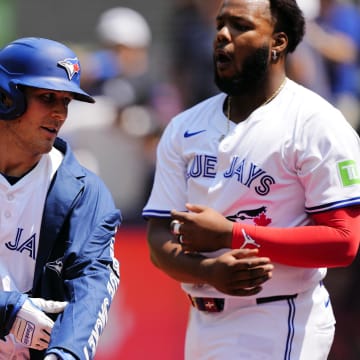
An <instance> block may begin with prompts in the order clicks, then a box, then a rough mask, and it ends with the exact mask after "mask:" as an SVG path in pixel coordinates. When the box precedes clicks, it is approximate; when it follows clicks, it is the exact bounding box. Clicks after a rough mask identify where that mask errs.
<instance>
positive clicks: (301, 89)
mask: <svg viewBox="0 0 360 360" xmlns="http://www.w3.org/2000/svg"><path fill="white" fill-rule="evenodd" d="M286 88H287V92H288V96H289V97H290V98H291V101H292V103H293V104H294V105H295V104H297V106H299V107H301V109H302V110H303V111H309V112H320V111H325V110H326V111H335V112H336V111H338V110H337V109H336V108H335V107H334V106H333V105H332V104H331V103H330V102H329V101H328V100H326V99H325V98H324V97H322V96H320V95H319V94H317V93H316V92H315V91H313V90H311V89H309V88H307V87H305V86H303V85H301V84H299V83H297V82H295V81H293V80H291V79H288V80H287V86H286Z"/></svg>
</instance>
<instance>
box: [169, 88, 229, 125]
mask: <svg viewBox="0 0 360 360" xmlns="http://www.w3.org/2000/svg"><path fill="white" fill-rule="evenodd" d="M225 98H226V95H225V94H224V93H220V94H216V95H214V96H211V97H209V98H207V99H205V100H202V101H200V102H198V103H197V104H195V105H193V106H191V107H189V108H187V109H185V110H184V111H182V112H180V113H179V114H178V115H176V116H175V117H174V118H173V119H172V120H173V121H185V120H186V119H189V118H194V117H197V116H199V115H201V116H202V117H206V116H207V114H209V113H214V111H215V112H216V111H219V105H220V111H222V110H221V109H222V104H223V102H224V100H225Z"/></svg>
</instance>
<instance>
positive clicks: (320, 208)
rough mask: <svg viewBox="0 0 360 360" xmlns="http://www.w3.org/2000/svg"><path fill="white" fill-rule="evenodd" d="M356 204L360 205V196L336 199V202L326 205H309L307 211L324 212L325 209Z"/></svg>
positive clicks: (310, 212)
mask: <svg viewBox="0 0 360 360" xmlns="http://www.w3.org/2000/svg"><path fill="white" fill-rule="evenodd" d="M356 205H360V197H356V198H352V199H346V200H340V201H335V202H332V203H329V204H325V205H319V206H314V207H307V208H305V211H306V212H307V213H309V214H313V213H318V212H323V211H327V210H336V209H341V208H344V207H349V206H356Z"/></svg>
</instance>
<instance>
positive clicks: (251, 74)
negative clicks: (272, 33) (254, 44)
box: [215, 46, 270, 96]
mask: <svg viewBox="0 0 360 360" xmlns="http://www.w3.org/2000/svg"><path fill="white" fill-rule="evenodd" d="M269 52H270V49H269V47H268V46H263V47H261V48H259V49H257V50H256V51H255V52H254V53H253V54H252V55H250V56H248V57H247V58H246V59H245V61H244V63H243V68H242V71H241V72H240V71H238V72H237V73H236V74H235V76H233V77H232V78H221V77H220V76H219V74H218V73H217V71H216V67H215V84H216V86H217V87H218V88H219V90H220V91H222V92H224V93H226V94H228V95H230V96H236V95H241V94H243V93H249V92H251V91H252V90H254V89H256V88H258V86H259V85H260V84H261V83H262V82H263V80H264V78H265V75H266V73H267V71H268V59H269Z"/></svg>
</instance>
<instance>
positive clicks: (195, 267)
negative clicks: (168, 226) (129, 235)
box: [149, 234, 211, 284]
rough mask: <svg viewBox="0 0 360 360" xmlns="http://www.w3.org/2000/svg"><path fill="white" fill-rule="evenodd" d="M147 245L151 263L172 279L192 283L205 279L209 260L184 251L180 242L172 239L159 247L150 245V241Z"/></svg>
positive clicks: (199, 282) (202, 281) (198, 282)
mask: <svg viewBox="0 0 360 360" xmlns="http://www.w3.org/2000/svg"><path fill="white" fill-rule="evenodd" d="M169 236H172V235H170V234H169ZM149 246H150V254H151V261H152V262H153V264H154V265H155V266H156V267H157V268H159V269H160V270H162V271H163V272H165V273H166V274H167V275H168V276H170V277H171V278H173V279H174V280H177V281H179V282H183V283H192V284H202V283H204V282H205V281H206V280H205V275H206V270H205V269H206V265H207V262H208V261H211V260H209V259H207V258H205V257H204V256H202V255H200V254H196V253H189V252H184V251H183V250H182V249H181V246H180V244H176V243H174V242H173V241H166V242H164V244H163V246H161V247H157V246H154V245H151V241H150V245H149Z"/></svg>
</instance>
